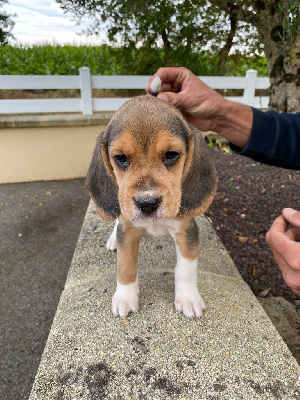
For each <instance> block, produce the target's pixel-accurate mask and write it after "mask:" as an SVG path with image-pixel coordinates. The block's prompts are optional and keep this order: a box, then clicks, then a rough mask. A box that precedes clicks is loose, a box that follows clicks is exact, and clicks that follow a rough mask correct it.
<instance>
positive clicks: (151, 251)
mask: <svg viewBox="0 0 300 400" xmlns="http://www.w3.org/2000/svg"><path fill="white" fill-rule="evenodd" d="M197 222H198V225H199V229H200V238H201V239H200V240H201V243H202V245H201V252H200V255H199V286H200V292H201V293H202V296H203V298H204V300H205V302H206V305H207V311H206V312H205V314H204V316H203V318H202V319H201V320H188V319H186V318H185V317H183V316H182V315H180V314H177V313H176V312H175V311H174V307H173V301H174V274H173V267H174V266H175V249H174V245H173V243H172V240H171V238H169V237H149V236H145V237H144V239H143V242H142V244H141V248H140V255H139V275H140V290H141V294H140V311H139V312H138V313H136V314H131V315H130V316H129V317H128V318H127V319H126V320H122V319H119V318H114V317H113V316H112V314H111V298H112V295H113V293H114V290H115V285H116V254H115V253H110V252H107V251H106V250H105V243H106V240H107V238H108V236H109V235H110V233H111V230H112V227H113V224H111V223H104V222H102V221H100V219H99V218H98V217H97V215H96V212H95V209H94V205H93V204H92V203H91V204H90V206H89V208H88V211H87V215H86V219H85V222H84V225H83V228H82V231H81V235H80V238H79V241H78V245H77V248H76V251H75V254H74V257H73V262H72V266H71V269H70V272H69V275H68V279H67V282H66V285H65V289H64V291H63V293H62V296H61V300H60V303H59V306H58V309H57V313H56V316H55V319H54V321H53V325H52V329H51V332H50V334H49V338H48V341H47V344H46V347H45V351H44V354H43V357H42V360H41V364H40V367H39V369H38V372H37V375H36V379H35V382H34V385H33V389H32V392H31V395H30V400H36V399H39V400H42V399H85V400H86V399H104V398H105V399H184V398H186V399H222V400H223V399H230V400H234V399H243V400H245V399H264V400H265V399H284V400H288V399H298V398H300V367H299V366H298V364H297V363H296V361H295V359H294V358H293V357H292V355H291V353H290V351H289V350H288V348H287V347H286V345H285V343H284V342H283V340H282V339H281V337H280V336H279V334H278V333H277V331H276V330H275V328H274V326H273V325H272V324H271V322H270V320H269V319H268V317H267V315H266V314H265V312H264V311H263V309H262V308H261V306H260V305H259V303H258V301H257V300H256V298H255V297H254V295H253V294H252V292H251V291H250V289H249V288H248V286H247V285H246V283H245V282H244V281H243V280H242V278H241V277H240V275H239V273H238V272H237V270H236V268H235V266H234V264H233V262H232V261H231V259H230V257H229V256H228V254H227V252H226V250H225V249H224V248H223V246H222V244H221V243H220V241H219V240H218V238H217V236H216V234H215V232H214V231H213V229H212V227H211V225H210V224H209V222H208V221H207V220H206V219H205V218H203V217H200V218H198V219H197Z"/></svg>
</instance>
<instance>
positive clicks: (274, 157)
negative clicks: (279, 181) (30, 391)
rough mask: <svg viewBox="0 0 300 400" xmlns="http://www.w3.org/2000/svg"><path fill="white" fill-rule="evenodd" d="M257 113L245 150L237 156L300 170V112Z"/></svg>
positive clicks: (254, 116) (258, 111)
mask: <svg viewBox="0 0 300 400" xmlns="http://www.w3.org/2000/svg"><path fill="white" fill-rule="evenodd" d="M252 110H253V125H252V130H251V134H250V138H249V141H248V143H247V144H246V146H245V147H244V148H243V149H240V148H239V147H237V146H234V145H233V144H232V143H230V147H231V149H232V150H233V152H234V153H236V154H240V155H243V156H247V157H251V158H253V159H254V160H256V161H259V162H262V163H265V164H270V165H275V166H277V167H283V168H291V169H300V113H296V114H286V113H277V112H276V111H266V112H263V111H260V110H257V109H255V108H253V109H252Z"/></svg>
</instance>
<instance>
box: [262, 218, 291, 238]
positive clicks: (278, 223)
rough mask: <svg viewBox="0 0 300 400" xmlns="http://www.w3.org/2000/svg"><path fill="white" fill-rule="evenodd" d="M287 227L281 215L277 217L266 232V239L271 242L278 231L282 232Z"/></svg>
mask: <svg viewBox="0 0 300 400" xmlns="http://www.w3.org/2000/svg"><path fill="white" fill-rule="evenodd" d="M287 227H288V223H287V221H286V220H285V219H284V218H283V217H282V216H280V217H278V218H276V219H275V221H274V222H273V224H272V225H271V228H270V229H269V231H268V232H267V234H266V241H267V242H268V243H269V244H271V243H273V241H274V240H275V238H276V236H277V234H278V233H284V232H285V231H286V229H287Z"/></svg>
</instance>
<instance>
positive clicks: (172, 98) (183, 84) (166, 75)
mask: <svg viewBox="0 0 300 400" xmlns="http://www.w3.org/2000/svg"><path fill="white" fill-rule="evenodd" d="M157 76H159V78H160V79H161V81H162V85H161V91H160V93H159V94H158V96H157V97H158V98H160V99H161V100H164V101H166V102H167V103H170V104H172V105H174V106H175V107H177V108H179V109H180V111H181V112H182V113H183V115H184V116H185V118H186V119H187V120H188V121H189V122H190V123H192V124H193V125H195V126H197V127H198V128H199V129H201V130H203V131H208V130H212V131H214V130H215V129H216V126H217V125H218V123H219V122H220V120H222V119H223V118H224V117H225V103H226V100H225V99H224V98H223V97H222V96H221V95H220V94H218V93H217V92H216V91H215V90H213V89H212V88H211V87H209V86H207V85H206V84H205V83H204V82H202V81H201V79H199V78H198V77H197V76H196V75H194V74H193V73H192V72H191V71H189V70H188V69H186V68H183V67H179V68H175V67H170V68H160V69H159V70H158V71H157V72H156V73H155V74H154V75H153V76H152V77H151V79H150V81H149V82H148V85H147V87H146V92H147V93H150V86H151V82H152V81H153V80H154V78H156V77H157Z"/></svg>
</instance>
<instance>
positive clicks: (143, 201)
mask: <svg viewBox="0 0 300 400" xmlns="http://www.w3.org/2000/svg"><path fill="white" fill-rule="evenodd" d="M161 202H162V198H161V197H157V196H155V197H146V198H142V197H140V198H137V199H134V204H135V205H136V206H137V208H138V209H139V210H141V211H142V213H143V214H145V215H150V214H153V213H154V212H155V211H156V210H157V209H158V207H159V206H160V204H161Z"/></svg>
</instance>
